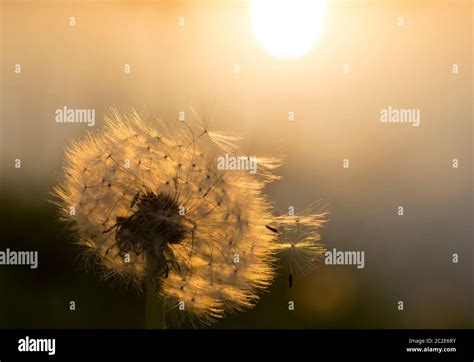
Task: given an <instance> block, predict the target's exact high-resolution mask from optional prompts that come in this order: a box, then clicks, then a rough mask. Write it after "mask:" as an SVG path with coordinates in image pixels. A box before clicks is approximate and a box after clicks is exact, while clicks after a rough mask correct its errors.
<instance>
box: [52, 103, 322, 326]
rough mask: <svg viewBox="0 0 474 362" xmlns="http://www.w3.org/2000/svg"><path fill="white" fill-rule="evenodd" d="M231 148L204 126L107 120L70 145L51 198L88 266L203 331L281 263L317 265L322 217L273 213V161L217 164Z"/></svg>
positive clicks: (246, 301) (115, 116)
mask: <svg viewBox="0 0 474 362" xmlns="http://www.w3.org/2000/svg"><path fill="white" fill-rule="evenodd" d="M238 140H239V138H238V137H236V136H235V135H231V134H225V133H220V132H215V131H211V130H210V129H209V125H207V124H205V122H200V123H198V124H188V123H187V122H179V123H178V124H176V125H174V127H173V129H170V128H169V127H167V126H166V125H165V124H164V123H163V122H161V121H159V120H155V121H151V120H146V119H144V118H143V117H142V116H141V115H139V114H138V113H137V112H135V111H132V112H131V113H130V114H129V115H127V116H125V115H122V114H119V113H118V112H116V111H111V112H110V114H109V115H107V116H106V119H105V126H104V129H103V130H102V131H100V132H97V133H95V134H89V135H88V136H87V137H86V138H85V139H84V140H81V141H76V142H73V143H72V145H71V146H70V147H69V148H67V150H66V152H65V167H64V175H63V177H62V179H61V181H60V183H59V184H58V185H57V186H56V187H55V189H54V191H53V193H54V195H55V196H56V197H57V199H58V201H57V202H56V203H57V204H58V205H59V207H60V211H61V214H62V218H63V219H65V220H68V221H71V223H70V224H71V227H72V228H73V230H74V231H75V233H76V235H77V236H78V244H79V245H80V246H81V248H82V249H83V256H84V257H85V258H84V259H85V261H86V263H88V262H89V263H90V262H92V263H93V264H96V265H98V266H99V267H100V270H101V276H102V277H103V278H104V279H110V278H113V279H116V278H118V279H119V280H121V281H123V282H125V283H127V284H131V285H132V286H134V287H135V288H137V289H138V290H143V287H144V286H146V288H152V289H153V290H155V291H156V292H157V293H158V294H159V296H160V297H161V299H162V300H163V301H164V304H165V306H166V310H167V311H168V312H172V311H179V312H185V314H186V315H187V316H189V317H191V318H193V319H195V320H199V321H202V322H204V323H206V322H212V321H214V320H216V319H218V318H221V317H222V316H223V315H224V314H225V313H231V312H235V311H240V310H242V309H244V308H250V307H252V306H253V305H254V304H255V303H256V302H257V300H258V297H259V295H260V293H261V292H263V291H265V290H266V289H267V288H268V287H269V285H270V284H271V282H272V280H273V279H274V277H275V274H276V270H277V263H276V262H277V259H278V257H279V256H281V257H282V260H283V261H284V262H285V264H286V267H287V268H288V270H289V272H290V273H295V272H296V271H298V272H300V271H303V269H307V268H309V267H312V266H313V264H314V261H315V260H316V257H317V255H319V254H321V253H322V251H323V248H322V246H321V245H320V244H319V243H318V241H319V238H320V237H319V234H318V232H317V229H318V228H319V227H320V226H321V225H322V223H323V222H324V221H325V213H318V212H315V211H314V210H312V211H310V212H307V213H305V214H304V215H301V216H300V217H293V216H277V217H275V216H273V215H272V209H273V204H272V203H271V202H270V201H269V200H268V197H267V196H266V194H265V192H264V188H265V185H266V184H267V183H268V182H271V181H273V180H275V179H278V177H276V176H275V175H274V174H273V172H274V171H275V169H276V168H277V167H278V166H279V165H280V164H281V161H280V160H279V159H278V158H274V157H269V156H264V157H257V162H258V169H259V172H257V174H255V175H253V174H251V173H249V172H246V171H245V170H219V169H217V167H216V158H217V157H218V155H219V154H222V153H223V152H239V151H238V147H237V146H236V142H237V141H238ZM72 209H73V210H74V213H71V210H72ZM174 314H179V313H178V312H177V313H174Z"/></svg>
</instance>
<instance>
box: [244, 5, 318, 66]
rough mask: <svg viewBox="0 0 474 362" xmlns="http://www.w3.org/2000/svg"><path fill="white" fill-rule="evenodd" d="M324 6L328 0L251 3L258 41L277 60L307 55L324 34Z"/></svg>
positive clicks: (253, 24) (253, 23)
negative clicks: (325, 0) (322, 32)
mask: <svg viewBox="0 0 474 362" xmlns="http://www.w3.org/2000/svg"><path fill="white" fill-rule="evenodd" d="M324 5H325V4H324V0H251V2H250V12H251V17H252V26H253V29H254V32H255V35H256V38H257V40H258V42H259V43H260V44H261V45H262V46H263V47H264V48H265V50H266V51H267V52H268V53H270V54H271V55H273V56H275V57H277V58H282V59H291V58H298V57H301V56H303V55H305V54H306V53H308V52H309V51H310V50H311V49H312V48H313V47H314V45H315V44H316V42H317V41H318V39H319V37H320V35H321V29H322V26H323V22H324V7H325V6H324Z"/></svg>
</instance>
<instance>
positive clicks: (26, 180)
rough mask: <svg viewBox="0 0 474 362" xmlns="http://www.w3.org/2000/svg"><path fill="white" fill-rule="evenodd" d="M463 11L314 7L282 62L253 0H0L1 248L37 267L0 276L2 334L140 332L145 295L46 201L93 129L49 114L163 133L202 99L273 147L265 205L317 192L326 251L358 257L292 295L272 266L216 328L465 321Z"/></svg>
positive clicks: (255, 143) (220, 117)
mask: <svg viewBox="0 0 474 362" xmlns="http://www.w3.org/2000/svg"><path fill="white" fill-rule="evenodd" d="M271 12H272V9H271V8H269V16H270V15H271ZM71 16H72V17H75V19H76V20H75V21H76V24H75V26H70V17H71ZM400 17H403V19H404V20H403V21H404V24H403V26H400V24H399V18H400ZM472 18H473V4H472V1H469V0H466V1H462V0H458V1H456V0H454V1H447V0H446V1H436V0H431V1H429V0H426V1H421V0H412V1H397V0H387V1H355V0H354V1H340V0H327V1H326V7H325V16H324V24H323V26H322V32H321V36H320V38H319V40H318V42H317V44H316V45H315V46H314V48H313V49H312V50H311V51H310V52H309V53H307V54H305V55H304V56H301V57H299V58H295V59H291V60H283V59H279V58H275V57H273V56H272V55H271V54H268V53H267V52H266V51H265V49H264V48H263V47H262V46H261V45H260V44H259V43H258V42H257V40H256V36H255V34H254V31H253V28H252V22H251V16H250V11H249V2H247V1H225V0H221V1H217V0H215V1H205V0H203V1H198V0H181V1H171V0H169V1H113V0H110V1H72V0H71V1H68V0H62V1H42V0H36V1H21V0H18V1H11V0H3V1H2V3H1V77H2V81H1V86H0V87H1V138H0V140H1V189H0V199H1V203H0V220H1V221H0V222H1V225H2V228H1V231H2V232H1V237H0V250H5V249H6V248H10V249H13V250H38V251H39V268H38V269H36V270H30V269H29V268H27V267H20V266H0V328H24V327H26V328H143V327H144V326H145V325H146V312H145V310H146V308H145V298H144V296H143V295H139V294H136V293H135V292H133V291H130V290H124V289H122V288H120V287H119V286H118V285H109V283H105V282H102V281H100V280H98V279H97V277H96V276H95V275H94V273H89V272H84V271H82V270H81V269H80V268H79V266H78V264H77V263H76V257H77V253H76V249H75V247H74V246H73V245H71V242H72V241H73V235H71V234H70V232H69V231H68V230H67V228H66V227H65V226H64V225H63V224H61V223H60V222H59V221H58V219H57V213H56V210H55V207H54V206H53V205H52V204H50V203H49V202H48V200H49V199H51V196H50V195H49V192H50V191H51V189H52V187H53V186H54V185H55V184H56V183H57V181H58V178H59V177H60V175H61V169H62V157H63V151H64V147H65V146H67V145H68V144H69V142H70V141H71V140H74V139H80V138H81V137H83V136H84V135H85V134H86V133H87V132H88V131H90V130H91V127H88V126H87V124H73V123H70V124H65V123H56V122H55V110H56V109H58V108H62V107H64V106H68V107H71V108H94V109H96V125H95V128H96V129H100V127H101V125H102V115H103V114H104V113H105V112H106V111H107V110H108V109H109V108H110V107H117V108H119V109H120V110H122V111H128V110H129V109H130V107H132V106H133V107H136V108H137V109H138V110H141V111H143V112H144V113H145V114H148V115H153V116H158V117H160V118H162V119H163V120H165V121H166V122H169V123H171V124H172V123H173V122H178V113H179V112H180V111H185V112H188V110H189V106H195V107H196V108H198V109H200V108H203V107H206V106H207V105H208V104H209V103H214V104H215V107H214V111H213V118H214V121H213V125H214V128H216V129H223V130H232V131H236V132H239V133H242V134H244V135H247V137H248V138H249V139H250V140H251V141H250V145H249V147H250V148H251V149H252V150H253V151H254V152H256V153H257V154H258V153H267V154H274V153H277V154H283V155H284V156H285V159H286V163H285V165H284V167H282V169H280V171H279V174H280V175H282V176H283V179H282V180H281V181H278V182H276V183H274V184H272V185H270V186H269V187H268V190H267V191H268V193H269V195H270V197H271V198H272V199H273V200H275V202H276V205H277V208H278V209H280V210H282V211H283V212H286V211H287V210H288V207H289V206H294V207H295V209H296V212H298V210H302V209H304V208H305V207H306V206H308V203H309V202H310V201H312V200H323V201H324V202H325V203H326V204H328V208H329V210H330V213H331V214H330V219H331V222H330V223H328V224H326V226H325V227H324V229H323V230H322V240H323V242H324V243H325V245H326V247H327V248H328V249H332V248H337V249H338V250H362V251H365V269H361V270H359V269H357V268H356V267H355V266H326V265H324V264H323V263H321V265H319V267H318V269H317V270H316V271H314V272H312V273H310V274H309V275H307V276H306V277H304V278H296V279H295V281H294V286H293V288H292V289H289V288H288V285H287V280H286V277H287V276H286V275H284V274H282V275H280V276H279V277H278V278H277V280H276V282H275V283H274V285H273V286H272V288H271V289H270V291H269V293H266V294H264V295H262V299H261V301H260V302H259V303H258V305H257V306H256V307H255V308H254V309H252V310H249V311H246V312H243V313H240V314H238V315H235V316H229V317H227V318H225V319H223V320H222V321H220V322H218V323H217V324H215V325H212V326H211V327H212V328H473V327H474V316H473V299H474V297H473V266H472V265H473V264H472V262H473V234H472V224H473V213H472V208H473V203H472V136H473V132H472V100H473V93H472V79H473V74H472V65H473V59H472V45H473V43H472V31H473V24H472ZM180 19H184V26H183V25H182V24H180ZM16 64H20V65H21V74H17V73H15V65H16ZM124 64H129V65H130V70H131V72H130V74H125V73H124V71H123V70H124ZM344 64H347V65H348V67H349V68H348V69H349V72H348V73H344V71H343V69H344ZM453 64H458V65H459V73H453V72H452V66H453ZM236 69H238V70H239V71H238V72H236ZM389 106H392V107H394V108H414V109H420V111H421V125H420V127H413V126H411V125H408V124H382V123H380V122H379V114H380V110H381V109H382V108H387V107H389ZM289 112H294V113H293V114H294V120H293V121H290V120H289V119H288V114H289ZM454 158H457V159H459V168H458V169H453V168H452V160H453V159H454ZM15 159H21V162H22V167H21V168H20V169H17V168H15V167H14V162H15ZM343 159H349V161H350V167H349V169H344V168H343V167H342V163H343ZM401 205H402V206H404V209H405V215H404V216H398V215H397V207H398V206H401ZM453 253H457V254H458V255H459V263H457V264H453V263H452V255H453ZM71 300H74V301H75V302H76V304H77V305H76V311H74V312H71V311H69V301H71ZM289 300H293V301H294V302H295V311H293V312H289V311H288V301H289ZM400 300H401V301H403V302H404V307H405V309H404V311H398V310H397V302H398V301H400Z"/></svg>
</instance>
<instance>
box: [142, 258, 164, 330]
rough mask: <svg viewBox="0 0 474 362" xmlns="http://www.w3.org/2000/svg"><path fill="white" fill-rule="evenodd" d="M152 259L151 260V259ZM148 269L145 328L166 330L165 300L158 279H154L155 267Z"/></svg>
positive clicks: (151, 266)
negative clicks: (160, 293)
mask: <svg viewBox="0 0 474 362" xmlns="http://www.w3.org/2000/svg"><path fill="white" fill-rule="evenodd" d="M150 259H151V258H150ZM147 264H148V265H149V266H150V267H149V268H147V278H146V285H145V295H146V300H145V303H146V314H145V327H146V328H147V329H166V320H165V303H164V300H163V298H162V297H161V296H160V295H159V292H158V290H159V287H160V285H158V283H159V282H158V281H157V280H156V279H157V278H154V277H153V275H154V270H155V267H154V265H150V262H147Z"/></svg>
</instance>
